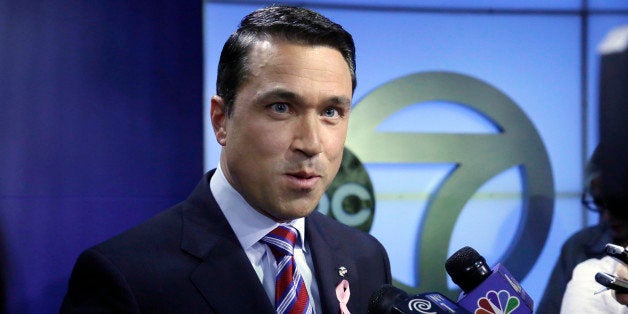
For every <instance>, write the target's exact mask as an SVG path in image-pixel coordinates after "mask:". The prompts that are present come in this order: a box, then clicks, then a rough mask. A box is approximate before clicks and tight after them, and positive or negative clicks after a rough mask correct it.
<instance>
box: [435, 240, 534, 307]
mask: <svg viewBox="0 0 628 314" xmlns="http://www.w3.org/2000/svg"><path fill="white" fill-rule="evenodd" d="M445 269H446V270H447V273H448V274H449V276H450V277H451V279H452V280H453V282H454V283H455V284H457V285H458V286H459V287H460V288H461V289H462V291H463V293H461V294H460V298H459V299H458V304H459V305H460V306H461V307H463V308H465V309H467V310H469V311H471V312H475V313H478V312H477V311H479V312H480V313H509V314H531V313H532V310H533V308H534V301H532V298H530V296H529V295H528V294H527V293H526V292H525V291H524V290H523V288H522V287H521V285H520V284H519V282H517V280H516V279H515V278H514V277H513V276H512V275H511V274H510V272H508V270H506V268H505V267H504V266H502V265H501V264H497V265H496V266H495V267H493V269H490V268H489V267H488V265H487V264H486V259H484V257H482V256H481V255H480V254H479V253H478V252H477V251H476V250H474V249H473V248H470V247H468V246H465V247H463V248H461V249H460V250H458V251H457V252H456V253H454V254H453V255H452V256H451V257H450V258H449V259H447V262H446V263H445ZM482 310H483V311H482ZM497 311H501V312H497Z"/></svg>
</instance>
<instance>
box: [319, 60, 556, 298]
mask: <svg viewBox="0 0 628 314" xmlns="http://www.w3.org/2000/svg"><path fill="white" fill-rule="evenodd" d="M427 101H446V102H450V103H456V104H460V105H462V106H466V107H467V108H469V109H471V110H473V111H475V112H477V113H478V114H479V115H480V116H483V117H484V118H485V119H486V120H487V121H489V122H490V123H492V124H493V125H494V126H495V128H496V129H497V130H499V132H497V133H496V134H421V133H411V132H388V133H386V132H378V131H377V127H378V126H379V125H380V124H381V123H382V122H383V121H384V120H385V119H386V118H388V117H389V116H391V115H393V114H394V113H396V112H397V111H399V110H401V109H403V108H405V107H408V106H411V105H415V104H420V103H421V102H427ZM358 158H359V159H358ZM362 162H364V163H374V164H380V165H381V164H399V163H403V164H412V163H415V164H420V163H455V164H456V168H455V170H454V171H452V172H451V173H450V174H449V175H448V176H447V178H445V180H444V181H443V183H442V184H441V185H440V186H439V187H438V188H437V190H436V191H432V192H431V195H430V201H429V204H428V208H427V211H426V214H425V217H424V218H423V219H422V221H421V222H420V226H419V229H418V230H419V231H418V232H419V234H418V235H417V237H416V245H415V247H416V252H415V254H416V258H415V260H416V265H415V269H416V272H415V273H416V274H417V279H416V282H417V283H419V285H418V286H408V285H406V284H403V283H401V282H398V281H396V282H395V284H396V285H397V286H399V287H400V288H402V289H404V290H406V291H410V292H416V293H418V292H419V291H426V290H429V291H432V290H434V291H443V292H446V293H445V294H446V295H447V296H449V297H455V296H456V295H457V293H458V292H459V291H458V290H450V288H449V287H448V284H447V275H446V274H445V272H443V271H442V268H443V266H442V265H444V264H445V261H446V259H447V258H448V256H447V252H448V251H447V250H448V247H449V243H450V240H451V234H452V232H453V229H454V225H455V222H456V219H457V218H458V216H459V215H460V213H461V212H462V209H463V207H464V205H465V204H466V203H467V202H468V201H469V200H470V199H471V197H473V195H474V193H475V192H476V191H477V190H478V189H479V188H480V187H481V186H482V185H483V184H484V183H486V182H487V181H489V180H490V179H491V178H493V177H495V176H496V175H498V174H499V173H501V172H503V171H505V170H507V169H511V168H518V169H519V173H520V176H521V179H522V180H521V182H523V185H522V190H523V191H521V192H522V193H521V195H522V204H523V206H522V209H521V210H522V212H521V219H520V221H519V224H518V226H515V228H516V234H515V236H514V237H513V240H512V241H511V243H510V244H509V246H508V248H507V249H506V250H505V251H506V252H507V253H506V255H505V256H503V257H502V260H501V263H502V264H504V265H505V266H506V267H507V268H508V269H509V270H510V271H511V273H512V274H513V275H514V276H515V277H517V278H524V277H525V275H526V274H527V273H528V272H529V271H530V269H531V268H532V266H533V265H534V262H535V261H536V259H537V258H538V256H539V255H540V253H541V250H542V248H543V245H544V243H545V239H546V238H547V236H548V233H549V228H550V225H551V221H552V216H553V210H554V209H553V204H554V183H553V182H554V180H553V177H552V170H551V167H550V163H549V157H548V154H547V151H546V149H545V146H544V144H543V142H542V140H541V137H540V135H539V134H538V132H537V131H536V128H535V127H534V125H533V124H532V122H531V121H530V119H529V118H528V117H527V116H526V114H525V113H524V112H523V111H522V110H521V109H520V108H519V106H517V104H516V103H514V102H513V101H512V100H511V99H510V98H509V97H508V96H506V95H505V94H503V93H502V92H500V91H499V90H497V89H496V88H494V87H493V86H490V85H488V84H487V83H485V82H483V81H480V80H478V79H475V78H472V77H469V76H466V75H462V74H457V73H451V72H422V73H416V74H412V75H408V76H405V77H401V78H399V79H396V80H393V81H391V82H388V83H386V84H384V85H382V86H380V87H378V88H377V89H375V90H374V91H372V92H371V93H369V94H368V95H366V96H365V97H364V98H363V99H362V100H361V101H360V102H359V103H358V104H357V105H356V106H355V107H354V108H353V109H352V113H351V123H350V124H349V134H348V137H347V142H346V146H345V155H344V157H343V162H342V165H341V168H340V170H339V173H338V176H337V177H336V179H335V180H334V181H333V182H332V184H331V185H330V187H329V188H328V190H327V193H325V195H324V196H323V198H322V200H321V202H320V203H319V206H318V210H319V211H321V212H322V213H325V214H327V215H329V216H331V217H333V218H334V219H336V220H338V221H340V222H343V223H345V224H347V225H349V226H353V227H356V228H358V229H360V230H363V231H366V232H368V231H369V230H370V228H371V225H372V223H373V217H374V213H375V196H374V193H373V187H372V184H371V181H370V179H369V175H368V173H367V172H366V170H365V168H364V166H363V164H362ZM378 211H382V212H381V213H380V214H381V215H386V213H385V211H386V208H378ZM391 227H393V226H391ZM413 240H414V239H407V241H413ZM389 254H395V252H390V251H389ZM419 279H420V280H419Z"/></svg>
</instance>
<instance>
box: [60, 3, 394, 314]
mask: <svg viewBox="0 0 628 314" xmlns="http://www.w3.org/2000/svg"><path fill="white" fill-rule="evenodd" d="M216 85H217V95H215V96H214V97H212V100H211V122H212V127H213V130H214V133H215V136H216V140H217V142H218V143H219V144H220V145H221V146H222V151H221V156H220V163H219V165H218V167H217V168H216V169H214V170H212V171H210V172H209V173H208V174H206V175H205V177H204V178H203V179H202V180H201V182H200V183H199V184H198V186H197V187H196V189H195V190H194V191H193V192H192V194H191V195H190V197H189V198H188V199H187V200H185V201H183V202H182V203H180V204H178V205H176V206H174V207H172V208H170V209H168V210H166V211H164V212H162V213H160V214H159V215H157V216H155V217H154V218H152V219H150V220H148V221H147V222H145V223H143V224H141V225H140V226H137V227H135V228H133V229H131V230H129V231H127V232H125V233H123V234H121V235H119V236H116V237H114V238H112V239H110V240H108V241H106V242H104V243H101V244H99V245H96V246H95V247H92V248H90V249H88V250H86V251H85V252H83V253H82V254H81V256H80V257H79V258H78V260H77V262H76V265H75V267H74V270H73V273H72V277H71V279H70V284H69V288H68V292H67V295H66V297H65V299H64V301H63V304H62V307H61V312H62V313H74V312H84V313H95V312H115V313H118V312H128V313H140V312H141V313H275V312H277V313H296V312H298V313H341V312H342V313H349V312H351V313H354V314H356V313H366V311H367V306H368V299H369V297H370V296H371V294H372V293H373V292H375V290H377V289H378V288H379V287H380V286H381V285H383V284H389V283H390V282H391V274H390V265H389V261H388V256H387V254H386V252H385V250H384V248H383V247H382V245H381V244H380V243H379V242H378V241H377V240H376V239H375V238H373V237H372V236H370V235H368V234H367V233H363V232H361V231H358V230H356V229H353V228H350V227H347V226H345V225H343V224H340V223H338V222H336V221H334V220H332V219H330V218H328V217H326V216H324V215H322V214H320V213H318V212H315V211H314V209H315V208H316V205H317V204H318V202H319V200H320V198H321V196H322V194H323V193H324V191H325V189H326V188H327V186H328V185H329V184H330V183H331V181H332V180H333V178H334V177H335V175H336V173H337V171H338V169H339V167H340V162H341V159H342V152H343V146H344V141H345V138H346V135H347V127H348V119H349V113H350V108H351V100H352V96H353V91H354V90H355V85H356V79H355V51H354V44H353V39H352V37H351V35H350V34H349V33H347V32H346V31H345V30H344V29H343V28H342V27H341V26H340V25H338V24H335V23H333V22H331V21H330V20H328V19H327V18H325V17H324V16H322V15H320V14H318V13H316V12H313V11H311V10H308V9H303V8H293V7H275V6H274V7H269V8H264V9H260V10H257V11H255V12H253V13H251V14H249V15H248V16H247V17H245V18H244V19H243V20H242V22H241V25H240V27H239V28H238V30H237V31H236V32H235V33H234V34H232V35H231V37H230V38H229V39H228V40H227V42H226V43H225V45H224V47H223V51H222V54H221V57H220V62H219V66H218V80H217V84H216ZM278 234H279V235H278ZM278 239H279V240H278ZM277 241H278V242H280V243H279V244H276V243H275V242H277ZM284 249H285V252H284ZM288 252H289V253H288ZM284 254H286V255H284ZM286 274H289V275H286ZM286 280H287V281H286Z"/></svg>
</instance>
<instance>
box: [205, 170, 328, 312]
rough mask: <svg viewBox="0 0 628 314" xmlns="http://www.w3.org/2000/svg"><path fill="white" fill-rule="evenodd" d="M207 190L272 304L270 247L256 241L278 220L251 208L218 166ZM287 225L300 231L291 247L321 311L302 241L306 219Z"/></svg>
mask: <svg viewBox="0 0 628 314" xmlns="http://www.w3.org/2000/svg"><path fill="white" fill-rule="evenodd" d="M210 189H211V193H212V194H213V195H214V198H215V199H216V202H217V203H218V206H219V207H220V209H221V210H222V212H223V214H224V215H225V217H226V218H227V221H228V222H229V224H230V225H231V228H232V229H233V231H234V232H235V234H236V236H237V237H238V240H239V241H240V245H242V248H243V249H244V252H245V253H246V256H247V257H248V258H249V261H250V262H251V265H252V266H253V269H254V270H255V273H256V274H257V277H258V278H259V280H260V282H261V283H262V285H263V286H264V290H266V294H268V298H269V299H270V301H271V303H272V304H275V269H276V262H275V257H274V255H273V254H272V252H271V251H270V248H269V247H268V246H267V245H265V244H262V243H260V242H259V241H260V240H261V239H262V238H263V237H264V236H265V235H266V234H268V233H269V232H270V231H272V230H273V229H275V228H276V227H277V226H279V223H278V222H276V221H274V220H272V219H270V218H268V217H267V216H264V215H262V214H261V213H260V212H258V211H257V210H255V209H254V208H253V207H251V205H249V204H248V203H247V202H246V201H245V200H244V198H243V197H242V195H240V193H238V192H237V191H236V190H235V189H234V188H233V186H231V184H230V183H229V181H227V179H226V177H225V175H224V173H223V172H222V169H221V168H220V165H218V167H217V168H216V172H215V173H214V175H213V176H212V178H211V181H210ZM289 224H290V225H292V226H293V227H295V228H296V229H297V230H298V231H299V238H298V239H297V243H296V245H295V248H294V260H295V262H296V264H297V267H298V268H299V271H300V272H301V275H302V276H303V281H304V282H305V286H306V287H307V292H308V293H309V295H310V300H313V303H314V304H313V308H314V311H315V312H316V313H321V310H320V309H319V308H320V307H319V306H317V305H319V304H320V298H319V293H318V286H317V284H316V279H315V277H314V273H313V269H314V267H313V266H312V265H313V263H312V256H311V254H309V252H308V250H307V243H306V242H305V218H299V219H295V220H293V221H291V222H290V223H289Z"/></svg>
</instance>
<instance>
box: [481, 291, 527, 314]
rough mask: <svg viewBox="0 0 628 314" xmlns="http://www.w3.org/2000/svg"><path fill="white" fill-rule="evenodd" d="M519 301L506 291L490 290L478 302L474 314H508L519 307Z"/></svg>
mask: <svg viewBox="0 0 628 314" xmlns="http://www.w3.org/2000/svg"><path fill="white" fill-rule="evenodd" d="M519 304H520V302H519V299H518V298H517V297H515V296H511V295H510V293H509V292H508V291H506V290H500V291H499V292H497V291H495V290H491V291H489V292H487V293H486V296H484V297H482V298H480V299H479V300H478V308H477V309H475V312H474V313H475V314H509V313H512V312H513V311H514V310H515V309H517V308H518V307H519Z"/></svg>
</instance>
